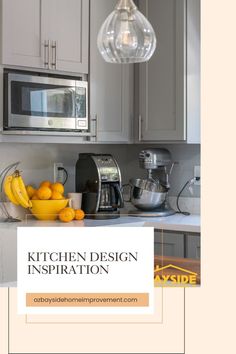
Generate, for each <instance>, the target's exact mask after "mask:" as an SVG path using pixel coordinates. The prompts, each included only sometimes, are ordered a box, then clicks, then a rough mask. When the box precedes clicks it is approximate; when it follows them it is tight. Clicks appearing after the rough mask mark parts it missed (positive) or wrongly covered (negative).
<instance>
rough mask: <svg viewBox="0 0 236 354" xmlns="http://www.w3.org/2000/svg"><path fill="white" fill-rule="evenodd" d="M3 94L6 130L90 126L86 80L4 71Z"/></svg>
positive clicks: (84, 128)
mask: <svg viewBox="0 0 236 354" xmlns="http://www.w3.org/2000/svg"><path fill="white" fill-rule="evenodd" d="M4 96H5V97H4V130H5V131H9V132H10V131H13V130H14V131H19V132H20V131H25V132H26V133H27V132H29V133H30V132H40V131H44V132H78V133H79V132H87V131H88V129H89V122H88V83H87V81H82V80H79V79H68V78H62V77H48V76H40V75H29V74H22V73H15V72H6V73H5V74H4Z"/></svg>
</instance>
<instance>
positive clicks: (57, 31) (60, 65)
mask: <svg viewBox="0 0 236 354" xmlns="http://www.w3.org/2000/svg"><path fill="white" fill-rule="evenodd" d="M41 1H42V41H43V43H47V41H48V40H49V43H50V44H51V58H52V62H51V65H52V68H54V67H53V66H55V69H56V70H59V71H70V72H77V73H88V44H89V43H88V42H89V1H88V0H41Z"/></svg>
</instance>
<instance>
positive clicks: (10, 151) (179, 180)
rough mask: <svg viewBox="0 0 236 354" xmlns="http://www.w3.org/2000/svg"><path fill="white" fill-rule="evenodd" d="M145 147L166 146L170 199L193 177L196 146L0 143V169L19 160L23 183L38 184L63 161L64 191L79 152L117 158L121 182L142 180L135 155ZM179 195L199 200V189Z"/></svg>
mask: <svg viewBox="0 0 236 354" xmlns="http://www.w3.org/2000/svg"><path fill="white" fill-rule="evenodd" d="M145 147H166V148H167V149H169V150H170V152H171V154H172V158H173V161H177V162H178V163H179V164H178V165H176V166H175V168H174V170H173V174H172V176H171V179H170V182H171V190H170V196H176V195H177V194H178V192H179V190H180V188H181V187H182V186H183V185H184V183H185V182H186V181H187V180H188V179H191V178H192V177H193V171H194V165H200V145H185V144H169V145H165V144H162V145H155V144H149V145H64V144H55V145H54V144H47V145H45V144H24V143H20V144H16V143H15V144H8V143H0V170H2V169H3V168H4V167H5V166H6V165H7V164H10V163H12V162H15V161H21V165H20V169H21V170H22V171H23V176H24V179H25V180H26V183H27V184H28V183H38V182H40V181H41V180H42V179H53V163H54V162H63V163H64V166H65V168H66V169H67V170H68V172H69V179H68V183H67V186H66V190H67V191H73V190H74V179H75V178H74V176H75V163H76V161H77V158H78V154H79V153H80V152H94V153H110V154H112V155H114V157H115V158H116V159H117V161H118V163H119V165H120V169H121V174H122V179H123V183H127V182H128V181H129V179H130V178H131V177H138V176H140V177H142V176H144V175H145V174H144V171H143V170H141V169H140V168H139V166H138V154H139V152H140V151H141V150H142V149H143V148H145ZM183 196H185V197H199V196H200V187H199V186H196V187H194V189H193V195H191V194H190V192H189V190H188V189H187V190H186V191H185V192H184V193H183Z"/></svg>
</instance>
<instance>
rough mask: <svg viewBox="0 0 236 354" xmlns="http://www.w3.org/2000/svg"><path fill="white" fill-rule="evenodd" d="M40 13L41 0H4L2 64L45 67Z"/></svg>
mask: <svg viewBox="0 0 236 354" xmlns="http://www.w3.org/2000/svg"><path fill="white" fill-rule="evenodd" d="M40 14H41V1H40V0H21V1H18V0H2V19H1V20H2V64H5V65H19V66H29V67H32V68H43V67H44V63H43V56H42V51H43V50H42V46H41V16H40Z"/></svg>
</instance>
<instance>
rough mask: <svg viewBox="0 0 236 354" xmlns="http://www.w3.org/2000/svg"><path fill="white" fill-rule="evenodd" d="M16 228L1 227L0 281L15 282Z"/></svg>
mask: <svg viewBox="0 0 236 354" xmlns="http://www.w3.org/2000/svg"><path fill="white" fill-rule="evenodd" d="M16 239H17V237H16V230H15V229H11V228H9V229H7V228H3V229H0V282H3V283H4V282H15V281H16V273H17V263H16V260H17V248H16V247H17V246H16V244H17V241H16Z"/></svg>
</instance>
